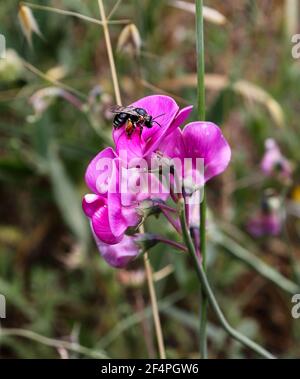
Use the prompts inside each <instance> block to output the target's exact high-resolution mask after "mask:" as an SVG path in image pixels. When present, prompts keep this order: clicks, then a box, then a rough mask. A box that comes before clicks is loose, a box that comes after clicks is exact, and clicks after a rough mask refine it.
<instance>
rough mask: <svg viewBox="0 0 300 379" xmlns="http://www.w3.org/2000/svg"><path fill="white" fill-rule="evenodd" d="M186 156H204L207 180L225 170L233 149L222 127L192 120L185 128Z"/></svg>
mask: <svg viewBox="0 0 300 379" xmlns="http://www.w3.org/2000/svg"><path fill="white" fill-rule="evenodd" d="M183 138H184V143H185V149H186V157H189V158H202V159H204V165H205V181H208V180H209V179H211V178H212V177H214V176H216V175H219V174H221V173H222V172H223V171H225V169H226V167H227V166H228V164H229V161H230V158H231V149H230V147H229V145H228V142H227V141H226V139H225V137H224V136H223V134H222V131H221V129H220V128H219V127H218V126H217V125H215V124H213V123H211V122H192V123H190V124H188V125H187V126H186V127H185V128H184V130H183Z"/></svg>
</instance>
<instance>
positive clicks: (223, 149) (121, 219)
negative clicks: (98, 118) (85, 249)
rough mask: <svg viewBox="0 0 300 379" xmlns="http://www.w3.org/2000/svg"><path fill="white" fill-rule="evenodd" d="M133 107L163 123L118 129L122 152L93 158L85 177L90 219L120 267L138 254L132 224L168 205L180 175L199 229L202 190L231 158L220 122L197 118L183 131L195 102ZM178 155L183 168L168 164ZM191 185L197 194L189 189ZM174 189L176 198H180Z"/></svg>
mask: <svg viewBox="0 0 300 379" xmlns="http://www.w3.org/2000/svg"><path fill="white" fill-rule="evenodd" d="M132 106H134V107H139V108H143V109H145V110H146V112H147V113H148V114H149V115H151V116H152V117H154V118H156V117H157V119H156V120H157V122H159V124H160V125H156V124H155V123H154V124H153V127H151V128H147V127H145V126H144V128H143V131H142V133H140V129H139V128H137V130H135V131H134V133H133V134H132V135H131V136H130V137H128V135H127V134H126V132H125V127H123V126H121V127H120V128H119V129H117V130H114V131H113V138H114V141H115V144H116V150H113V149H112V148H106V149H104V150H103V151H101V152H100V153H99V154H98V155H97V156H96V157H95V158H94V159H93V160H92V161H91V162H90V164H89V166H88V168H87V171H86V175H85V180H86V183H87V186H88V187H89V189H90V190H91V192H92V194H88V195H86V196H85V197H84V199H83V204H82V205H83V210H84V212H85V214H86V216H87V217H88V218H89V219H90V223H91V228H92V232H93V235H94V237H95V240H96V243H97V246H98V248H99V250H100V252H101V255H102V256H103V257H104V259H105V260H106V261H107V262H108V263H109V264H110V265H112V266H114V267H123V266H125V265H126V264H127V263H129V262H130V261H131V260H132V259H134V258H135V257H136V256H137V255H138V252H139V249H138V247H137V239H136V238H137V237H128V235H127V234H126V233H128V231H129V228H131V231H132V228H136V227H137V226H138V225H139V223H140V222H141V221H142V220H143V216H147V214H149V213H151V210H149V207H150V208H151V206H153V207H154V208H155V204H163V203H165V201H166V200H167V199H168V197H169V194H170V192H169V190H170V188H169V184H171V187H172V189H173V187H174V183H176V184H177V177H178V176H179V177H181V179H182V175H183V182H181V183H180V185H179V187H180V188H179V192H178V193H181V192H182V183H183V184H184V191H183V193H181V195H183V196H184V197H185V200H186V202H188V199H189V200H191V201H190V202H189V204H190V207H191V208H190V212H188V213H190V216H191V217H190V220H189V221H190V225H191V226H193V227H196V228H197V225H198V224H199V217H198V216H199V201H200V192H199V191H198V190H199V188H200V187H201V186H203V185H204V183H205V182H206V181H208V180H209V179H211V178H212V177H214V176H216V175H218V174H220V173H222V172H223V171H224V170H225V169H226V167H227V165H228V163H229V161H230V156H231V150H230V147H229V145H228V143H227V141H226V140H225V138H224V136H223V135H222V132H221V130H220V129H219V128H218V127H217V126H216V125H215V124H212V123H209V122H193V123H190V124H188V125H187V126H186V127H185V128H184V130H183V131H181V129H180V128H179V126H181V124H182V123H183V122H184V121H185V120H186V118H187V117H188V116H189V114H190V112H191V110H192V107H191V106H190V107H186V108H184V109H182V110H181V111H180V110H179V107H178V105H177V104H176V103H175V101H174V100H173V99H171V98H170V97H167V96H161V95H155V96H149V97H145V98H143V99H141V100H139V101H137V102H135V103H133V104H132ZM158 116H159V117H158ZM152 158H155V159H156V160H155V163H154V166H152V165H151V166H150V167H149V163H150V161H151V163H152ZM175 158H176V159H177V161H178V162H179V163H180V168H179V170H178V172H176V165H174V164H173V163H170V166H168V162H170V160H173V161H174V159H175ZM187 159H188V160H189V162H190V166H188V167H186V166H185V161H186V160H187ZM198 159H200V160H201V162H202V163H203V164H202V166H201V167H202V168H203V170H204V171H203V172H202V171H201V168H200V171H201V172H200V174H201V176H200V181H197V183H196V184H197V185H195V184H194V183H193V182H190V181H189V180H190V176H189V175H190V174H193V175H194V173H196V174H199V172H198V171H199V167H198ZM171 162H172V161H171ZM163 166H167V168H169V169H170V172H169V180H170V182H168V180H166V177H165V176H161V174H162V173H164V171H163V170H161V169H162V167H163ZM174 168H175V169H174ZM186 184H187V186H186ZM124 185H125V187H124ZM189 185H191V188H192V191H191V193H189V192H188V191H186V188H187V187H188V186H189ZM197 186H198V187H197ZM173 192H174V191H173ZM173 192H172V196H173V200H174V201H177V200H176V196H177V195H176V194H175V193H173ZM192 200H195V204H194V203H193V201H192ZM151 204H152V205H151ZM147 207H148V209H147ZM193 207H194V208H193ZM168 221H169V222H171V223H172V222H173V223H174V224H173V226H175V228H178V227H179V226H178V225H179V222H178V220H176V219H174V220H173V221H172V219H171V218H169V219H168ZM150 244H151V241H150Z"/></svg>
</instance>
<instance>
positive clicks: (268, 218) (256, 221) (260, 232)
mask: <svg viewBox="0 0 300 379" xmlns="http://www.w3.org/2000/svg"><path fill="white" fill-rule="evenodd" d="M282 226H283V217H282V213H281V209H280V201H279V198H278V196H276V195H275V194H274V193H273V191H272V190H267V191H266V192H265V193H264V196H263V199H262V202H261V209H260V210H259V211H258V212H257V213H256V214H255V215H254V216H253V217H252V218H250V220H249V221H248V224H247V230H248V232H249V233H250V234H251V235H252V236H253V237H263V236H278V235H280V233H281V231H282Z"/></svg>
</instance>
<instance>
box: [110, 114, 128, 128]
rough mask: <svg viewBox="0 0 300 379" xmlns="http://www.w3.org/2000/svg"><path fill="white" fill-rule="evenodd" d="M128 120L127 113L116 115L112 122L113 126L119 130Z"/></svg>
mask: <svg viewBox="0 0 300 379" xmlns="http://www.w3.org/2000/svg"><path fill="white" fill-rule="evenodd" d="M127 119H128V114H127V113H118V114H116V115H115V117H114V120H113V126H114V127H115V128H120V127H121V126H122V125H123V124H125V122H126V121H127Z"/></svg>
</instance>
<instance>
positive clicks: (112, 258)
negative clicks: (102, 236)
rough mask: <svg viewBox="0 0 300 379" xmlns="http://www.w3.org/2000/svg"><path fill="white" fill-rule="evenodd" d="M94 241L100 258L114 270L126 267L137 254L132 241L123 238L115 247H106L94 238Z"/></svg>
mask: <svg viewBox="0 0 300 379" xmlns="http://www.w3.org/2000/svg"><path fill="white" fill-rule="evenodd" d="M95 240H96V243H97V246H98V249H99V251H100V253H101V255H102V257H103V258H104V259H105V260H106V262H107V263H108V264H109V265H110V266H112V267H115V268H122V267H125V266H127V265H128V263H129V262H130V261H132V260H133V259H135V258H136V257H137V255H138V254H139V248H138V246H137V245H136V244H135V242H134V239H133V238H132V237H129V236H124V237H123V239H122V240H121V241H120V242H119V243H118V244H116V245H108V244H105V243H103V242H102V241H100V240H99V239H98V238H97V237H96V236H95Z"/></svg>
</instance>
